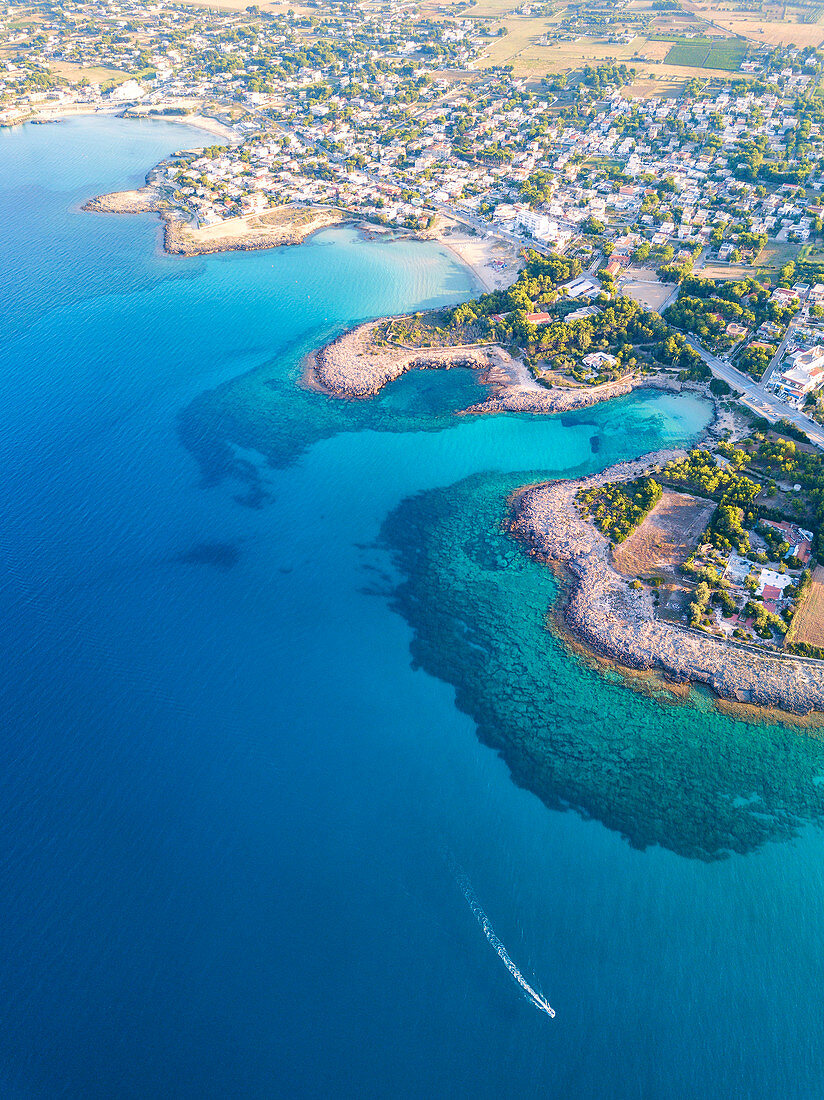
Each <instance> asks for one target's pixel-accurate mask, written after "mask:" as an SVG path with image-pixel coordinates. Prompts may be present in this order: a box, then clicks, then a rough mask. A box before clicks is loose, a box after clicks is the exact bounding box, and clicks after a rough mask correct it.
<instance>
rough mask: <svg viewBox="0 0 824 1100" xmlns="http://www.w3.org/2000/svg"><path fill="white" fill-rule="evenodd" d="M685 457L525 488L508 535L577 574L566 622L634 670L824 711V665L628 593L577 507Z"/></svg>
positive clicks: (799, 709)
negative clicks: (717, 630)
mask: <svg viewBox="0 0 824 1100" xmlns="http://www.w3.org/2000/svg"><path fill="white" fill-rule="evenodd" d="M683 454H684V452H682V451H667V452H658V453H655V454H652V455H647V456H645V457H644V458H641V459H639V460H638V461H637V462H629V463H623V464H621V465H619V466H613V467H612V468H610V469H608V470H605V471H604V472H603V473H601V474H597V475H595V476H593V477H589V478H585V479H583V480H577V481H561V482H549V483H545V484H541V485H534V486H529V487H526V488H524V489H521V490H519V492H518V493H517V494H516V495H515V497H514V499H513V502H512V518H511V525H510V531H511V533H512V534H513V535H514V536H515V537H516V538H518V539H519V540H521V541H522V542H523V543H524V544H525V545H526V546H527V548H528V549H529V552H530V553H531V554H532V555H533V556H535V557H537V558H539V559H541V560H543V561H546V562H548V563H552V564H555V565H558V566H561V567H563V569H564V571H565V572H566V574H567V575H568V576H569V577H570V579H571V584H570V592H569V598H568V601H567V603H566V606H565V607H564V609H563V615H564V619H565V621H566V623H567V625H568V626H569V628H570V630H571V632H572V634H573V635H574V636H575V637H576V638H577V639H579V640H580V641H581V642H583V643H584V645H585V646H586V647H587V648H588V649H590V650H592V651H593V652H594V653H596V654H598V655H601V656H604V657H608V658H610V659H611V660H614V661H616V662H617V663H618V664H620V665H623V666H624V667H626V668H630V669H649V670H659V671H662V672H663V673H664V674H665V675H666V676H667V677H668V678H669V679H671V680H675V681H677V682H694V683H703V684H707V685H708V686H709V687H711V688H712V689H713V690H714V691H715V692H716V694H717V695H718V696H720V697H721V698H722V699H728V700H730V701H733V702H739V703H752V704H754V705H756V706H759V707H769V708H776V709H778V710H783V711H786V712H788V713H790V714H798V715H804V714H809V713H810V712H811V711H821V710H824V664H821V663H818V662H813V661H808V660H804V659H800V658H797V657H790V656H784V655H782V656H778V655H775V656H773V655H770V654H768V653H762V652H759V651H758V650H757V649H754V648H751V647H747V646H741V645H738V644H736V643H732V642H725V641H723V640H721V639H718V638H713V637H710V636H704V635H701V634H698V633H696V632H693V631H691V630H688V629H686V628H683V627H679V626H678V625H677V624H674V623H669V622H664V621H663V620H661V619H659V618H657V617H656V615H655V611H654V607H653V602H652V597H651V595H650V594H649V592H647V591H645V590H641V591H634V590H632V589H630V588H629V586H628V584H627V582H626V580H625V579H624V578H623V577H622V576H620V575H619V574H618V573H617V572H616V571H615V570H614V569H613V567H612V565H611V563H610V560H609V546H608V543H607V540H606V539H605V538H604V537H603V536H602V535H601V534H600V533H599V532H598V531H597V530H596V529H595V528H594V527H593V525H592V524H591V523H590V522H589V521H588V520H586V519H585V518H584V517H583V516H582V515H581V513H580V512H579V511H578V508H577V506H576V503H575V496H576V493H577V492H578V491H579V489H581V488H593V487H595V486H597V485H601V484H603V483H604V482H607V481H620V480H624V479H630V478H633V477H638V476H639V475H640V474H643V473H644V472H646V471H648V470H649V469H650V468H651V467H652V466H654V465H656V464H663V463H666V462H669V461H672V460H673V459H676V458H680V457H683Z"/></svg>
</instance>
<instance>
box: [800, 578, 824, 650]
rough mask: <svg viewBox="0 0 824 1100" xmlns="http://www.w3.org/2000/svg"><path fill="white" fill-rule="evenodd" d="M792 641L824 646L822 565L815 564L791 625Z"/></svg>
mask: <svg viewBox="0 0 824 1100" xmlns="http://www.w3.org/2000/svg"><path fill="white" fill-rule="evenodd" d="M792 636H793V637H792V640H793V642H806V643H807V644H808V645H814V646H818V647H819V648H824V566H821V565H817V566H816V567H815V570H814V572H813V579H812V583H811V585H810V588H809V591H808V592H807V594H806V595H805V596H804V598H803V599H802V601H801V605H800V607H799V608H798V611H797V612H796V614H795V618H794V619H793V626H792Z"/></svg>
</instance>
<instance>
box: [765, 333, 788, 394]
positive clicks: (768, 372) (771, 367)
mask: <svg viewBox="0 0 824 1100" xmlns="http://www.w3.org/2000/svg"><path fill="white" fill-rule="evenodd" d="M794 331H795V325H794V324H793V323H792V322H790V324H789V325H787V331H786V332H785V333H784V339H783V340H782V341H781V343H780V344H779V345H778V347H777V348H776V349H775V355H774V356H773V357H772V359H771V360H770V364H769V366H768V367H767V369H766V370H765V371H764V373H763V374H762V375H761V385H762V386H766V384H767V383H768V382H769V380H770V379H771V378H772V373H773V371H774V370H775V368H776V367H777V366H778V364H779V363H780V362H781V357H782V355H783V354H784V349H785V348H786V346H787V344H788V342H789V339H790V337H791V336H792V334H793V332H794Z"/></svg>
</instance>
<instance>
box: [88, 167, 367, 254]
mask: <svg viewBox="0 0 824 1100" xmlns="http://www.w3.org/2000/svg"><path fill="white" fill-rule="evenodd" d="M82 209H83V210H86V211H88V212H90V213H95V214H159V215H160V217H161V218H162V220H163V225H164V229H163V247H164V250H165V251H166V252H168V253H170V254H172V255H176V256H204V255H208V254H210V253H214V252H247V251H252V250H257V249H260V248H280V247H282V246H284V245H293V244H301V243H302V242H303V241H305V240H306V238H307V237H310V236H311V235H312V234H313V233H317V232H318V230H320V229H328V228H330V227H331V226H333V225H340V224H341V222H343V221H345V220H347V218H348V215H347V214H346V213H344V212H343V211H341V210H327V209H317V208H314V207H282V208H279V207H275V208H273V209H272V210H269V211H265V212H263V213H261V214H255V215H249V216H247V217H241V218H235V219H231V220H230V221H226V222H222V223H220V224H218V225H215V226H205V227H202V228H198V227H196V226H193V225H190V224H189V223H188V222H186V221H184V220H183V219H182V218H180V217H176V216H175V215H174V214H173V213H172V212H171V210H170V208H169V205H168V203H167V201H166V200H165V199H164V198H163V196H162V195H161V194H160V192H159V191H157V190H156V188H154V187H152V186H151V184H147V185H146V186H145V187H141V188H137V189H136V190H133V191H113V192H111V193H110V194H107V195H98V196H97V197H96V198H93V199H89V201H88V202H86V203H84V205H83V207H82Z"/></svg>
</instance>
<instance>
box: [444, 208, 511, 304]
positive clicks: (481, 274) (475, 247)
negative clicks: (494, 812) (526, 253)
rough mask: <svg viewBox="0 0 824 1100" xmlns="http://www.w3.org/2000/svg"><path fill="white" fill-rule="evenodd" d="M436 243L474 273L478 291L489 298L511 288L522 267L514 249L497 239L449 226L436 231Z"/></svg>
mask: <svg viewBox="0 0 824 1100" xmlns="http://www.w3.org/2000/svg"><path fill="white" fill-rule="evenodd" d="M450 224H451V223H450ZM433 239H434V240H437V241H438V242H439V243H440V244H442V245H443V246H444V248H447V249H449V251H450V252H452V253H453V254H454V255H455V256H456V257H457V259H459V260H460V261H461V263H462V264H464V265H465V266H466V267H468V268H469V269H470V270H471V271H472V273H473V275H474V276H475V279H476V280H477V282H478V286H479V288H480V289H481V290H483V291H484V292H485V293H487V294H488V293H489V292H490V291H492V290H504V289H505V288H506V287H508V286H511V285H512V283H514V282H515V279H516V278H517V275H518V272H519V271H520V270H521V268H522V267H523V263H522V261H521V259H520V257H519V255H518V252H517V250H516V249H515V247H514V246H512V245H507V244H506V243H504V242H503V241H500V240H498V239H497V238H495V237H485V236H480V235H475V234H472V233H469V232H468V231H466V230H463V229H458V228H450V226H449V225H447V226H445V227H444V228H441V229H439V230H437V231H436V232H435V234H434V237H433Z"/></svg>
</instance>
